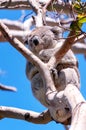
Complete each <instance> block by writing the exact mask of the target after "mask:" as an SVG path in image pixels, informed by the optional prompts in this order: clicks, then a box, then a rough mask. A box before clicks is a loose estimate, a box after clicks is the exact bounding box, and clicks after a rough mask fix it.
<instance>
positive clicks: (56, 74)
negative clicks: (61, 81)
mask: <svg viewBox="0 0 86 130" xmlns="http://www.w3.org/2000/svg"><path fill="white" fill-rule="evenodd" d="M50 73H51V76H52V78H53V80H54V82H55V83H56V82H57V80H58V71H57V70H56V69H55V68H50Z"/></svg>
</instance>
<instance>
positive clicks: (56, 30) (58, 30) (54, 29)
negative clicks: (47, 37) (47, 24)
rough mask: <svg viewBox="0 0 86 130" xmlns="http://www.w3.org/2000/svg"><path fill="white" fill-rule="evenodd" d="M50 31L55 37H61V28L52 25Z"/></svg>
mask: <svg viewBox="0 0 86 130" xmlns="http://www.w3.org/2000/svg"><path fill="white" fill-rule="evenodd" d="M51 31H52V32H53V33H54V35H55V38H56V39H58V38H62V28H60V27H58V26H54V27H52V28H51Z"/></svg>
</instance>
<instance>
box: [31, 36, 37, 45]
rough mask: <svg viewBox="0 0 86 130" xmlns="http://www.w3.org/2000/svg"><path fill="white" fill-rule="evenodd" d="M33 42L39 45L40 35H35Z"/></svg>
mask: <svg viewBox="0 0 86 130" xmlns="http://www.w3.org/2000/svg"><path fill="white" fill-rule="evenodd" d="M32 42H33V44H34V45H35V46H37V45H38V44H39V40H38V37H36V36H34V37H33V39H32Z"/></svg>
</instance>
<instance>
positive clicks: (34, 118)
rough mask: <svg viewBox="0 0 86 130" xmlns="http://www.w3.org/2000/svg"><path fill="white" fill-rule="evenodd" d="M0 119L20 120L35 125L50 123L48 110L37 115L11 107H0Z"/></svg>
mask: <svg viewBox="0 0 86 130" xmlns="http://www.w3.org/2000/svg"><path fill="white" fill-rule="evenodd" d="M0 118H1V119H2V118H14V119H21V120H25V121H28V122H32V123H35V124H46V123H48V122H50V121H52V119H51V116H50V113H49V111H48V110H46V111H44V112H42V113H37V112H33V111H28V110H23V109H19V108H13V107H5V106H0Z"/></svg>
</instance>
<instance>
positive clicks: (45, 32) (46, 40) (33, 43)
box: [27, 26, 59, 54]
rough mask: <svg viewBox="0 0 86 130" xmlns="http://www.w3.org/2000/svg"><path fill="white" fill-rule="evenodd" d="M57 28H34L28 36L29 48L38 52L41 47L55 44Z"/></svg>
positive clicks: (50, 46) (51, 46)
mask: <svg viewBox="0 0 86 130" xmlns="http://www.w3.org/2000/svg"><path fill="white" fill-rule="evenodd" d="M58 35H59V30H58V28H57V27H49V26H44V27H39V28H36V29H34V30H33V31H32V32H31V34H30V35H29V36H28V39H27V42H28V47H29V49H30V50H31V51H32V52H33V53H35V54H38V53H39V52H40V51H41V50H43V49H48V48H49V49H50V48H53V47H54V46H55V45H56V41H57V39H58Z"/></svg>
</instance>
